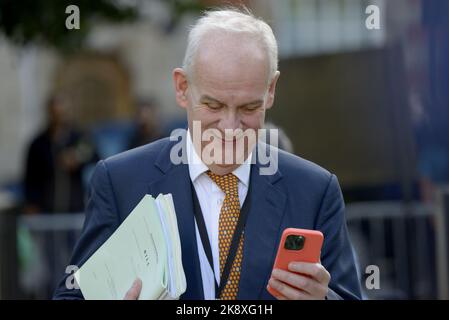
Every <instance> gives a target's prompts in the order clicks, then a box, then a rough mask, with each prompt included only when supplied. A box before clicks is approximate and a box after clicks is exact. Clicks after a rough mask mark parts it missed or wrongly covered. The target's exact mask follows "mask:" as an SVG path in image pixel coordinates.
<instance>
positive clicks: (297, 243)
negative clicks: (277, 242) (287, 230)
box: [284, 234, 306, 250]
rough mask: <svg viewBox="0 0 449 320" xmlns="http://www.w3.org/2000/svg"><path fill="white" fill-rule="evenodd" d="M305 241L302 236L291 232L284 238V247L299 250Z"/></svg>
mask: <svg viewBox="0 0 449 320" xmlns="http://www.w3.org/2000/svg"><path fill="white" fill-rule="evenodd" d="M305 241H306V239H305V238H304V236H300V235H294V234H291V235H288V236H287V238H286V239H285V244H284V248H285V249H287V250H301V249H302V248H304V242H305Z"/></svg>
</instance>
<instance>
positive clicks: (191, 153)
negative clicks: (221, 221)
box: [186, 129, 252, 188]
mask: <svg viewBox="0 0 449 320" xmlns="http://www.w3.org/2000/svg"><path fill="white" fill-rule="evenodd" d="M186 148H187V159H188V163H189V174H190V179H191V180H192V182H194V181H195V180H196V179H197V178H198V177H199V176H200V175H201V174H203V173H205V172H206V171H207V170H209V168H208V167H207V166H206V165H205V164H204V163H203V161H201V158H200V157H199V155H198V154H197V152H196V150H195V148H194V146H193V142H192V137H191V136H190V130H189V129H187V143H186ZM251 159H252V152H251V153H250V154H249V156H248V157H247V158H246V160H245V162H244V163H242V164H241V165H240V166H238V167H237V168H236V169H235V170H234V171H232V173H233V174H234V175H235V176H236V177H237V178H238V179H239V181H240V182H242V183H243V184H244V185H245V187H247V188H248V186H249V175H250V173H251Z"/></svg>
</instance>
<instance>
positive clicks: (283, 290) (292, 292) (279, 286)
mask: <svg viewBox="0 0 449 320" xmlns="http://www.w3.org/2000/svg"><path fill="white" fill-rule="evenodd" d="M268 284H269V285H270V287H272V288H273V289H275V290H276V291H277V292H279V293H280V294H281V295H282V296H283V297H285V298H287V299H289V300H310V299H312V297H311V296H310V295H309V294H307V293H305V292H303V291H300V290H298V289H294V288H292V287H290V286H289V285H287V284H285V283H282V282H281V281H279V280H276V279H274V278H271V279H270V281H268Z"/></svg>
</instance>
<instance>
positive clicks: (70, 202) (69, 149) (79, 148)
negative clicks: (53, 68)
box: [24, 95, 98, 214]
mask: <svg viewBox="0 0 449 320" xmlns="http://www.w3.org/2000/svg"><path fill="white" fill-rule="evenodd" d="M46 108H47V110H46V111H47V116H48V119H47V120H48V125H47V127H46V128H45V129H44V130H43V131H42V132H40V133H39V134H38V135H37V136H36V138H34V139H33V141H32V143H31V144H30V147H29V149H28V154H27V158H26V168H25V179H24V186H25V202H26V204H25V208H24V211H25V212H26V213H29V214H32V213H55V212H64V213H67V212H80V211H82V210H83V206H84V185H83V172H84V170H85V168H86V167H87V166H89V165H93V164H95V162H96V161H98V157H97V155H96V151H95V148H94V147H93V145H92V144H91V143H90V142H89V141H88V139H87V138H86V135H85V134H83V133H82V132H81V131H79V130H77V129H76V128H75V126H74V125H73V123H72V119H71V116H70V112H69V110H68V108H67V101H66V99H65V98H63V96H62V95H54V96H52V97H50V99H49V100H48V102H47V106H46Z"/></svg>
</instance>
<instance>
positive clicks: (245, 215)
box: [192, 184, 251, 299]
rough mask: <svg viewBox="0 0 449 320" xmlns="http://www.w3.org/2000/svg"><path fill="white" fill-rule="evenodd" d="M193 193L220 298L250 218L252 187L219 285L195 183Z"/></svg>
mask: <svg viewBox="0 0 449 320" xmlns="http://www.w3.org/2000/svg"><path fill="white" fill-rule="evenodd" d="M250 185H251V184H250ZM192 195H193V209H194V210H193V212H194V214H195V219H196V223H197V225H198V231H199V233H200V237H201V242H202V244H203V249H204V252H205V253H206V257H207V260H208V261H209V265H210V267H211V268H212V271H213V272H214V284H215V298H216V299H219V298H220V295H221V292H222V291H223V289H224V287H225V286H226V282H227V281H228V278H229V273H230V271H231V267H232V263H233V262H234V258H235V255H236V254H237V249H238V245H239V243H240V238H241V236H242V234H243V230H244V228H245V224H246V220H247V218H248V213H249V209H250V202H251V201H250V195H251V190H250V188H248V193H247V195H246V199H245V202H244V203H243V207H242V209H241V210H240V216H239V220H238V221H237V226H236V227H235V231H234V234H233V236H232V241H231V246H230V247H229V252H228V256H227V257H226V263H225V266H224V268H223V273H222V275H221V277H220V285H218V284H217V281H216V280H215V270H214V260H213V258H212V249H211V246H210V241H209V236H208V234H207V229H206V224H205V222H204V217H203V213H202V211H201V206H200V202H199V201H198V197H197V195H196V191H195V188H194V186H193V185H192Z"/></svg>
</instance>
